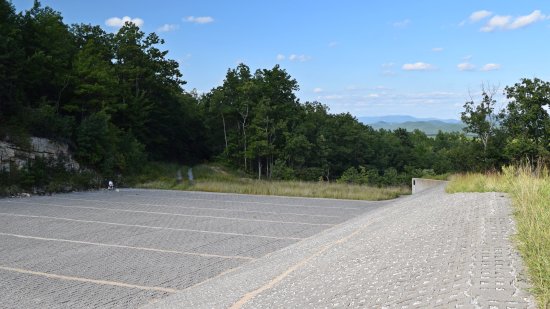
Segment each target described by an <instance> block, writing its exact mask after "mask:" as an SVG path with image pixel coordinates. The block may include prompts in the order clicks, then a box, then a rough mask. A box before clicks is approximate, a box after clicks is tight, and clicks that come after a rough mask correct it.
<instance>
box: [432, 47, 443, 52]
mask: <svg viewBox="0 0 550 309" xmlns="http://www.w3.org/2000/svg"><path fill="white" fill-rule="evenodd" d="M432 51H433V52H435V53H439V52H442V51H443V47H434V48H432Z"/></svg>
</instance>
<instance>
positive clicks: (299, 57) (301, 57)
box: [288, 54, 311, 62]
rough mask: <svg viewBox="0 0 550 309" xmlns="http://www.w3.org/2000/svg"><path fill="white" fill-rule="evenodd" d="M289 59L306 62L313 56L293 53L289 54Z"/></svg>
mask: <svg viewBox="0 0 550 309" xmlns="http://www.w3.org/2000/svg"><path fill="white" fill-rule="evenodd" d="M288 60H290V61H300V62H306V61H309V60H311V57H310V56H306V55H296V54H292V55H290V56H288Z"/></svg>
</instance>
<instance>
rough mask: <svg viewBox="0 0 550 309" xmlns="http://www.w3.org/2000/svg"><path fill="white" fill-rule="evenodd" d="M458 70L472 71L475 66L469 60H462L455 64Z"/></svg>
mask: <svg viewBox="0 0 550 309" xmlns="http://www.w3.org/2000/svg"><path fill="white" fill-rule="evenodd" d="M456 67H457V68H458V69H459V70H460V71H473V70H474V69H475V68H476V66H475V65H473V64H471V63H469V62H462V63H459V64H458V65H457V66H456Z"/></svg>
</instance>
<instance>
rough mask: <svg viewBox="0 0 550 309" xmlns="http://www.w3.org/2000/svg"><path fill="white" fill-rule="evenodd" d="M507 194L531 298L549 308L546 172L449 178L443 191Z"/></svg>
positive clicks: (549, 181) (514, 170) (549, 191)
mask: <svg viewBox="0 0 550 309" xmlns="http://www.w3.org/2000/svg"><path fill="white" fill-rule="evenodd" d="M490 191H499V192H507V193H508V194H509V195H510V197H511V198H512V201H513V205H514V210H515V211H514V216H515V218H516V222H517V235H516V244H517V247H518V249H519V251H520V253H521V255H522V257H523V260H524V262H525V264H526V266H527V269H528V273H529V277H530V279H531V282H532V285H533V291H532V292H533V295H534V296H535V297H536V299H537V302H538V304H539V306H540V307H541V308H550V176H549V173H548V170H547V169H544V168H539V169H535V168H531V167H529V166H522V167H507V168H504V169H503V172H502V173H498V174H487V175H482V174H464V175H457V176H454V177H452V179H451V182H450V183H449V185H448V187H447V192H449V193H454V192H490Z"/></svg>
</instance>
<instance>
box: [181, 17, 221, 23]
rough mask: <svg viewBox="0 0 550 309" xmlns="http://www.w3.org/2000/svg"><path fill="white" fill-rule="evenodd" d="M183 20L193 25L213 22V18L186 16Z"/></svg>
mask: <svg viewBox="0 0 550 309" xmlns="http://www.w3.org/2000/svg"><path fill="white" fill-rule="evenodd" d="M183 20H184V21H186V22H190V23H194V24H209V23H212V22H214V18H212V17H210V16H199V17H195V16H187V17H185V18H184V19H183Z"/></svg>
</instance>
